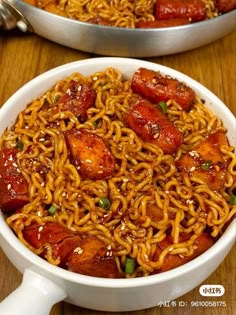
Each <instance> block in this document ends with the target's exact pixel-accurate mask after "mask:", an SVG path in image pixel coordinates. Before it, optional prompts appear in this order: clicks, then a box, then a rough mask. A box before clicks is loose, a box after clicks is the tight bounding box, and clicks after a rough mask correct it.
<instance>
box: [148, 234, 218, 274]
mask: <svg viewBox="0 0 236 315" xmlns="http://www.w3.org/2000/svg"><path fill="white" fill-rule="evenodd" d="M182 241H185V240H184V239H183V240H182ZM171 244H173V243H172V241H171V239H170V238H168V237H167V238H166V239H164V240H163V241H161V242H160V243H158V245H157V248H156V252H155V254H154V257H153V260H154V261H157V260H158V259H159V256H160V254H161V252H162V251H163V250H164V249H165V248H166V247H168V246H170V245H171ZM212 245H213V239H212V238H211V236H209V235H208V234H206V233H202V234H201V235H200V236H199V237H198V238H197V239H196V240H195V242H194V252H193V254H192V255H190V256H183V255H181V256H179V255H171V254H167V255H166V257H165V259H164V262H163V264H162V267H161V268H160V269H159V270H158V273H159V272H164V271H168V270H171V269H173V268H177V267H179V266H182V265H183V264H185V263H187V262H189V261H191V260H192V259H194V258H196V257H198V256H199V255H201V254H202V253H204V252H205V251H206V250H207V249H208V248H210V247H211V246H212Z"/></svg>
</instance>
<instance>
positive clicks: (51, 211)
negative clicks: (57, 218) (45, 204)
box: [48, 206, 57, 214]
mask: <svg viewBox="0 0 236 315" xmlns="http://www.w3.org/2000/svg"><path fill="white" fill-rule="evenodd" d="M56 211H57V207H56V206H51V207H50V208H49V209H48V212H49V213H50V214H55V212H56Z"/></svg>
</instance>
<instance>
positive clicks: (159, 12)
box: [155, 0, 206, 22]
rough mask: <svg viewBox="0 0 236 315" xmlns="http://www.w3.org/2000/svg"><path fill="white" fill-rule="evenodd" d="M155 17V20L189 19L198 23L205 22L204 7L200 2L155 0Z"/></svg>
mask: <svg viewBox="0 0 236 315" xmlns="http://www.w3.org/2000/svg"><path fill="white" fill-rule="evenodd" d="M155 17H156V19H157V20H163V19H164V20H165V19H173V18H189V19H191V21H192V22H198V21H202V20H205V18H206V7H205V4H204V2H203V1H201V0H157V1H156V7H155Z"/></svg>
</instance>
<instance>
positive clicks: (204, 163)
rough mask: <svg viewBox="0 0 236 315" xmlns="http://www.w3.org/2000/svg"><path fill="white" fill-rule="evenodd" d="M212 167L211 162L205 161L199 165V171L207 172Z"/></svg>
mask: <svg viewBox="0 0 236 315" xmlns="http://www.w3.org/2000/svg"><path fill="white" fill-rule="evenodd" d="M211 165H212V161H211V160H207V161H204V162H203V163H202V164H201V169H202V170H204V171H207V170H208V169H209V168H210V167H211Z"/></svg>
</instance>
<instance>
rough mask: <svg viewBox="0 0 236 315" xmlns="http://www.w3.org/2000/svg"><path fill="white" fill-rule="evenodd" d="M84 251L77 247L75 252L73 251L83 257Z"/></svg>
mask: <svg viewBox="0 0 236 315" xmlns="http://www.w3.org/2000/svg"><path fill="white" fill-rule="evenodd" d="M83 251H84V250H83V249H82V248H81V247H76V248H75V249H74V250H73V252H74V253H75V254H78V255H81V254H82V253H83Z"/></svg>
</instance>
